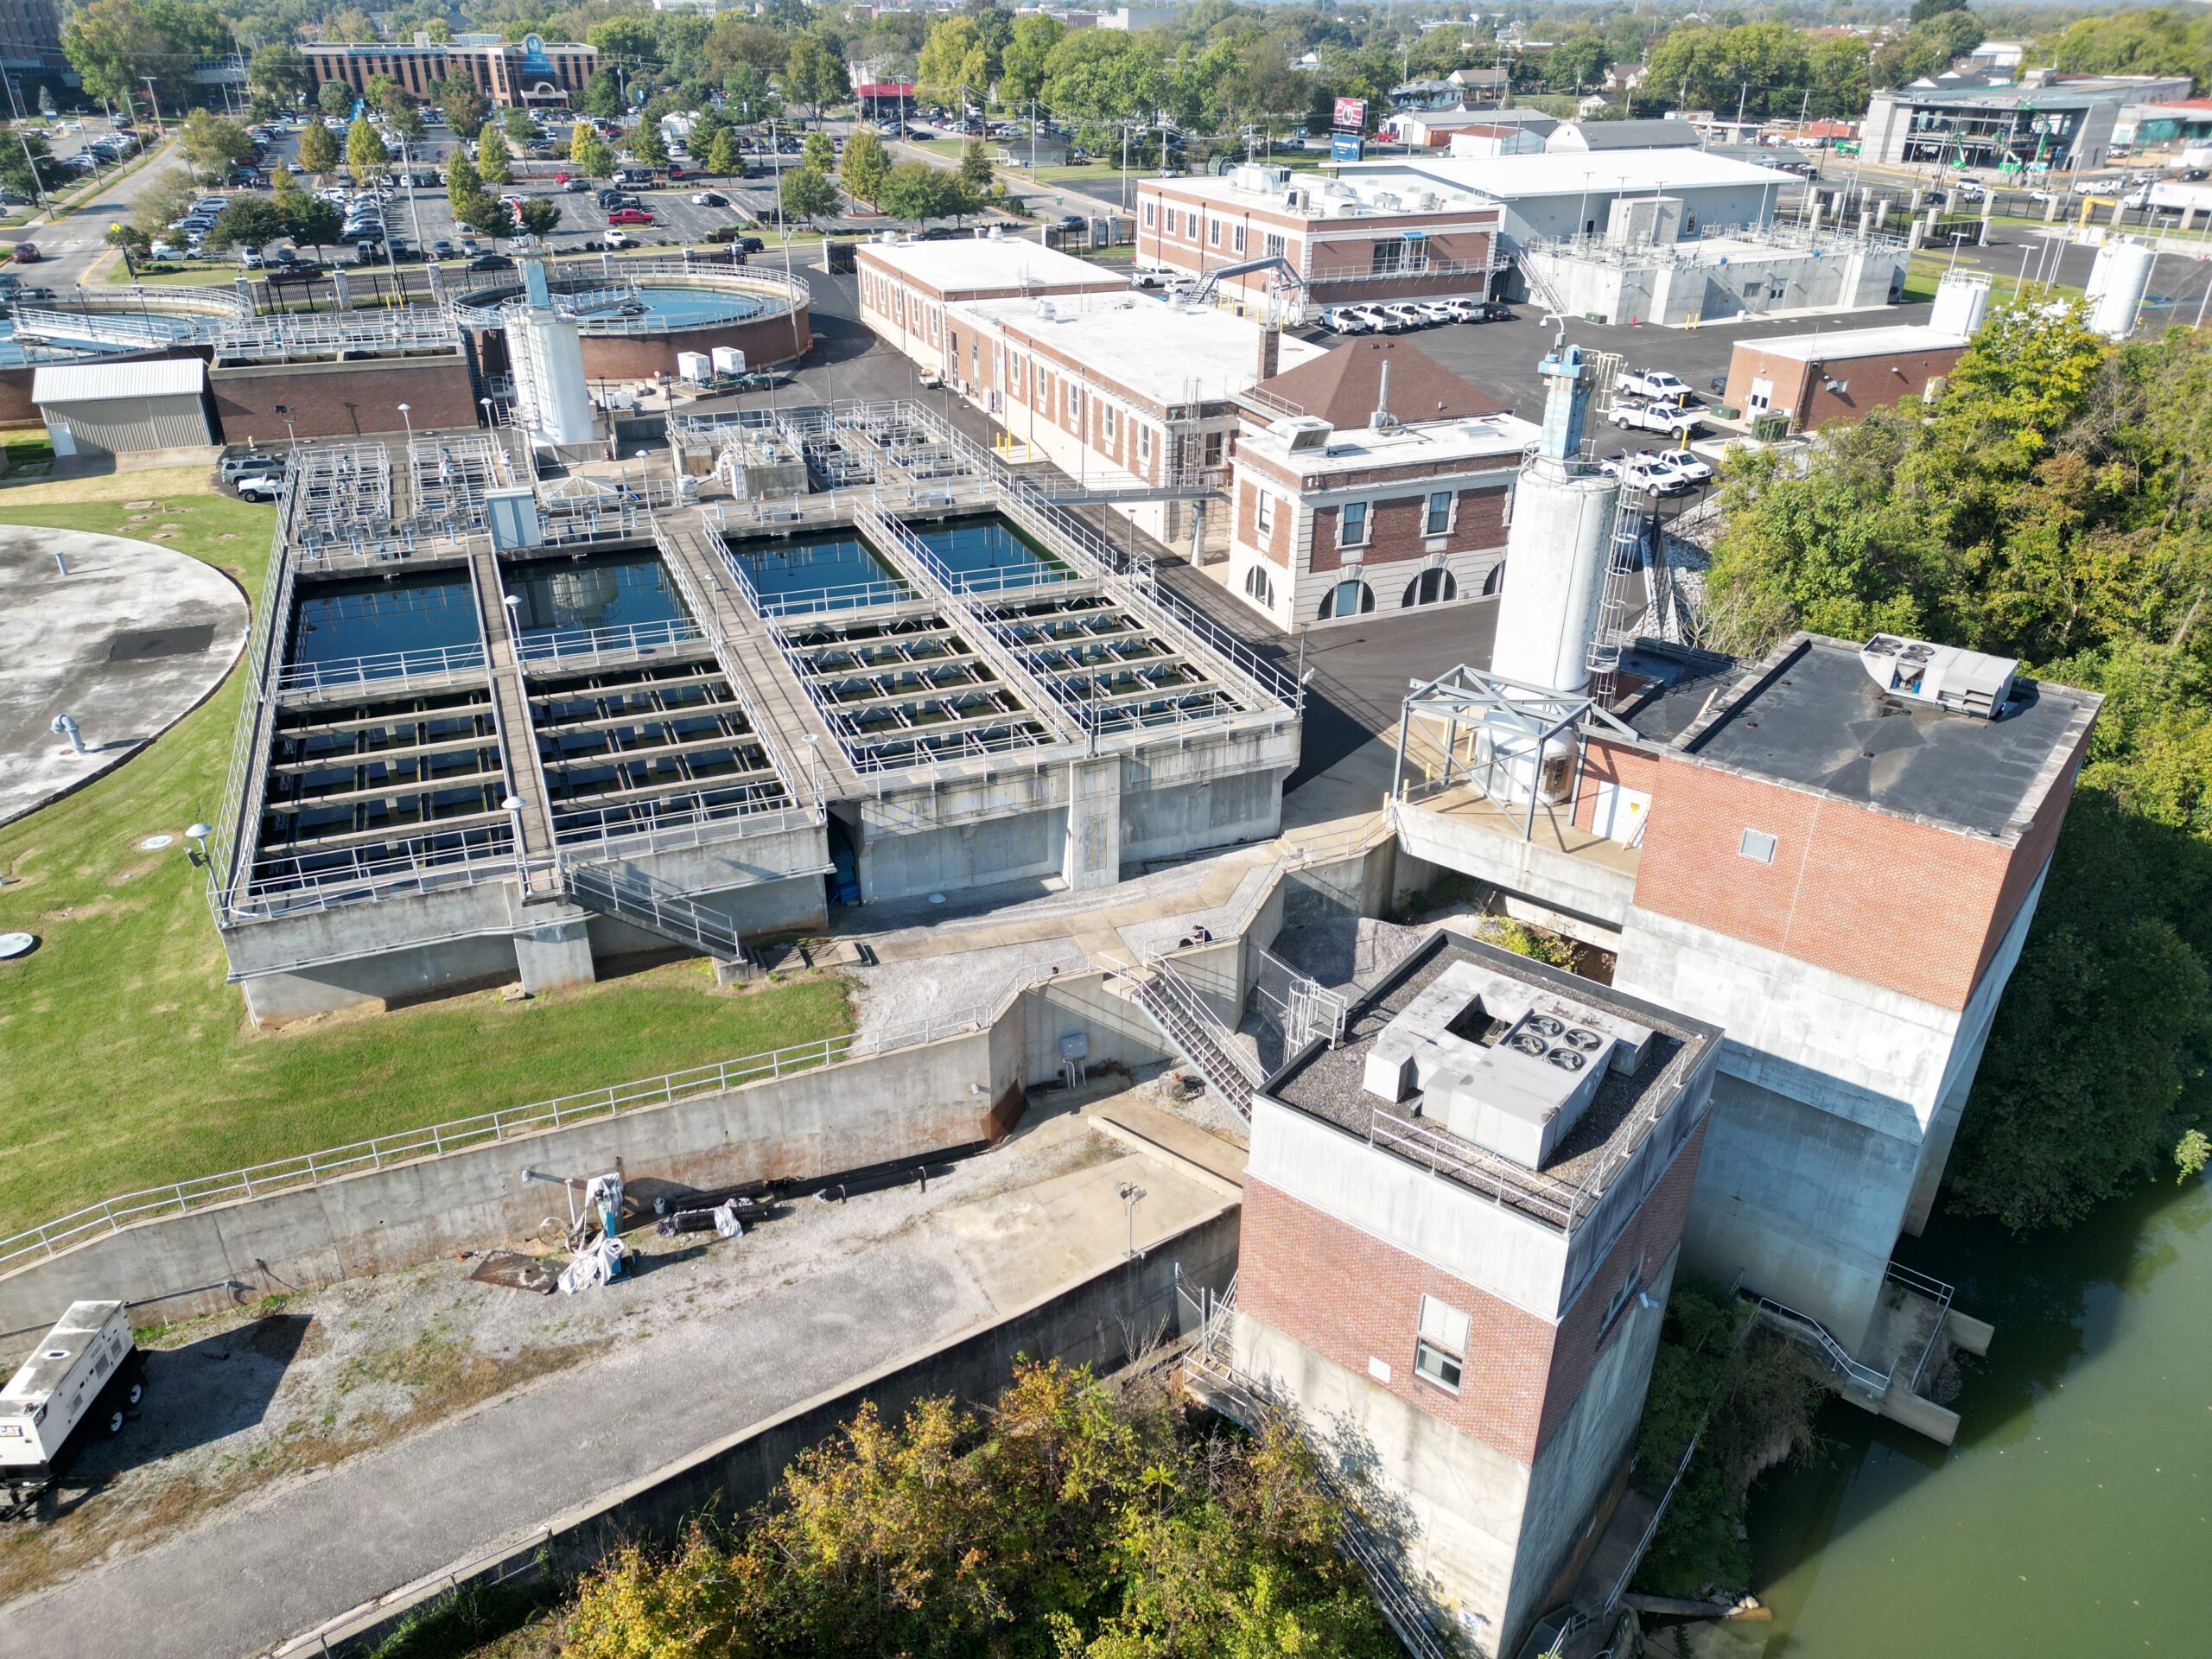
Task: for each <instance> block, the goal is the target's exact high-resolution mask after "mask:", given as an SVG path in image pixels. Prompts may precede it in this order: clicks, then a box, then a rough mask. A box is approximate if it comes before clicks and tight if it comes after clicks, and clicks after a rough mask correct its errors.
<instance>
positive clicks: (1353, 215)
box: [1336, 200, 1367, 219]
mask: <svg viewBox="0 0 2212 1659" xmlns="http://www.w3.org/2000/svg"><path fill="white" fill-rule="evenodd" d="M1366 211H1367V209H1366V208H1364V207H1362V206H1360V204H1359V203H1357V202H1356V201H1349V200H1347V201H1340V202H1338V204H1337V205H1336V214H1337V217H1338V219H1357V218H1358V217H1359V216H1360V215H1361V214H1362V213H1365V212H1366Z"/></svg>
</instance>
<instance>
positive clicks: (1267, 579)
mask: <svg viewBox="0 0 2212 1659" xmlns="http://www.w3.org/2000/svg"><path fill="white" fill-rule="evenodd" d="M1244 594H1245V597H1247V598H1248V599H1252V600H1256V601H1258V602H1259V606H1260V608H1261V609H1262V610H1265V611H1272V610H1273V609H1274V607H1275V584H1274V578H1273V577H1272V576H1270V575H1268V572H1267V567H1266V566H1264V565H1258V564H1255V565H1254V566H1253V567H1252V568H1251V569H1249V570H1247V571H1246V572H1245V573H1244Z"/></svg>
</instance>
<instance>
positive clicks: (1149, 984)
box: [1127, 957, 1264, 1118]
mask: <svg viewBox="0 0 2212 1659" xmlns="http://www.w3.org/2000/svg"><path fill="white" fill-rule="evenodd" d="M1127 977H1128V981H1129V984H1130V987H1131V989H1132V990H1133V992H1134V994H1135V999H1136V1004H1137V1006H1138V1007H1141V1008H1142V1009H1143V1010H1144V1011H1145V1014H1146V1015H1147V1018H1149V1019H1150V1020H1151V1021H1152V1023H1153V1024H1154V1025H1155V1026H1157V1027H1159V1028H1160V1035H1161V1036H1163V1037H1165V1038H1166V1039H1167V1040H1168V1041H1169V1042H1170V1043H1171V1044H1173V1046H1174V1048H1175V1050H1176V1052H1178V1053H1179V1054H1181V1055H1182V1057H1183V1058H1185V1059H1186V1060H1188V1061H1189V1062H1190V1063H1191V1064H1192V1065H1194V1066H1196V1067H1198V1075H1199V1076H1201V1077H1204V1078H1205V1080H1206V1083H1207V1084H1208V1085H1209V1086H1210V1087H1211V1089H1212V1090H1213V1091H1214V1092H1215V1093H1216V1094H1217V1095H1219V1096H1221V1097H1222V1098H1223V1099H1224V1100H1225V1101H1227V1102H1228V1103H1230V1105H1231V1106H1234V1107H1235V1108H1236V1110H1237V1112H1238V1114H1239V1115H1240V1116H1244V1117H1248V1118H1249V1116H1252V1090H1254V1089H1255V1088H1257V1087H1258V1086H1259V1085H1260V1084H1261V1083H1262V1081H1264V1079H1263V1078H1262V1077H1261V1076H1260V1073H1259V1067H1258V1066H1257V1065H1255V1064H1254V1063H1253V1062H1252V1061H1251V1060H1250V1059H1249V1058H1246V1056H1245V1053H1244V1051H1243V1048H1242V1047H1240V1046H1238V1044H1237V1042H1236V1038H1235V1037H1234V1035H1232V1034H1231V1033H1230V1029H1229V1027H1227V1026H1225V1025H1224V1024H1223V1023H1222V1022H1221V1020H1220V1018H1219V1016H1217V1014H1215V1013H1214V1011H1213V1010H1212V1009H1211V1008H1209V1007H1207V1006H1206V1002H1205V997H1203V996H1201V995H1199V994H1198V987H1197V986H1195V985H1193V984H1192V983H1191V982H1190V981H1189V980H1187V979H1185V978H1184V977H1183V976H1182V975H1180V974H1179V973H1177V972H1176V971H1175V969H1174V967H1173V964H1171V963H1169V962H1168V961H1167V960H1166V958H1165V957H1147V958H1146V959H1145V962H1144V965H1143V967H1142V968H1141V969H1137V970H1136V971H1135V972H1133V973H1130V974H1128V976H1127Z"/></svg>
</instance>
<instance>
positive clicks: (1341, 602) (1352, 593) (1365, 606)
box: [1321, 582, 1375, 622]
mask: <svg viewBox="0 0 2212 1659" xmlns="http://www.w3.org/2000/svg"><path fill="white" fill-rule="evenodd" d="M1374 608H1375V590H1374V589H1373V588H1370V587H1369V586H1368V585H1367V584H1366V583H1365V582H1338V584H1337V585H1336V586H1335V587H1333V588H1330V589H1329V591H1328V592H1327V593H1325V594H1322V595H1321V620H1323V621H1324V622H1326V621H1327V620H1329V619H1330V618H1331V617H1337V616H1365V615H1366V614H1367V613H1369V612H1370V611H1371V610H1373V609H1374Z"/></svg>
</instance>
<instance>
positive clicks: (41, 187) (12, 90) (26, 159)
mask: <svg viewBox="0 0 2212 1659" xmlns="http://www.w3.org/2000/svg"><path fill="white" fill-rule="evenodd" d="M0 79H5V80H6V81H7V83H8V107H9V108H10V109H11V110H13V111H15V114H16V143H19V144H21V145H22V147H23V165H24V166H25V167H28V168H30V170H31V188H32V189H34V190H35V191H37V192H38V205H39V206H40V207H41V208H45V209H47V210H48V211H51V210H52V208H53V206H54V203H53V201H52V200H51V199H50V198H49V197H48V195H47V194H46V181H45V180H44V179H42V178H41V177H39V175H38V162H37V159H36V158H35V157H34V156H32V154H31V141H30V139H29V137H27V136H26V135H25V134H24V132H23V106H22V100H21V99H18V98H17V97H16V78H15V77H14V76H13V75H10V74H8V73H6V72H4V71H0Z"/></svg>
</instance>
